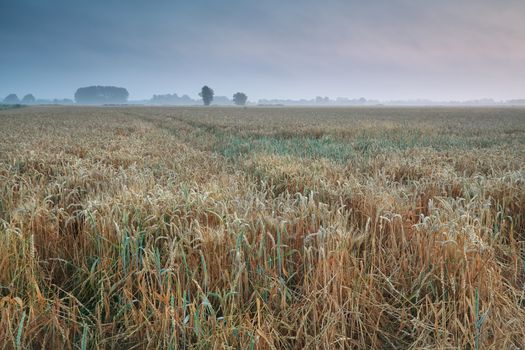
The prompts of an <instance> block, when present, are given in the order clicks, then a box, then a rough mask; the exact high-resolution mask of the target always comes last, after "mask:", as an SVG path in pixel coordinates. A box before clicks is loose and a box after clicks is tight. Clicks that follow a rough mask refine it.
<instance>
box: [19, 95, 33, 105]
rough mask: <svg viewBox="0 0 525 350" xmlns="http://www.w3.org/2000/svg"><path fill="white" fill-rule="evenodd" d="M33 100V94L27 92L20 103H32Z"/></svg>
mask: <svg viewBox="0 0 525 350" xmlns="http://www.w3.org/2000/svg"><path fill="white" fill-rule="evenodd" d="M35 102H36V99H35V96H33V94H27V95H25V96H24V98H23V99H22V103H23V104H25V105H32V104H33V103H35Z"/></svg>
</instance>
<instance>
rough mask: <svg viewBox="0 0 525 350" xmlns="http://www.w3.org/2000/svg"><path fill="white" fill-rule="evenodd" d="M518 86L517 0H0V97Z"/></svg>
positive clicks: (467, 94) (352, 94)
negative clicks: (119, 90)
mask: <svg viewBox="0 0 525 350" xmlns="http://www.w3.org/2000/svg"><path fill="white" fill-rule="evenodd" d="M204 84H207V85H209V86H211V87H212V88H213V89H214V90H215V93H216V95H225V96H231V95H232V94H233V93H235V92H237V91H243V92H245V93H246V94H247V95H248V97H249V99H250V100H252V101H256V100H257V99H259V98H292V99H298V98H313V97H315V96H329V97H331V98H336V97H349V98H359V97H365V98H368V99H380V100H385V101H386V100H400V99H403V100H409V99H433V100H468V99H478V98H494V99H497V100H500V99H514V98H525V1H523V0H498V1H496V0H441V1H435V0H432V1H430V0H418V1H416V0H369V1H364V0H362V1H354V0H339V1H336V0H323V1H319V0H317V1H313V0H300V1H296V0H280V1H279V0H264V1H262V0H259V1H251V0H244V1H243V0H217V1H213V0H208V1H205V0H188V1H177V0H171V1H168V0H157V1H154V0H151V1H146V0H142V1H139V0H126V1H122V0H121V1H118V0H89V1H87V0H86V1H81V0H47V1H42V0H0V99H1V98H3V97H4V96H6V95H7V94H8V93H17V94H18V96H19V97H22V96H23V95H24V94H26V93H33V94H34V95H35V96H36V97H37V98H72V97H73V95H74V93H75V90H76V89H77V88H78V87H81V86H88V85H115V86H122V87H125V88H127V89H128V91H129V92H130V99H148V98H150V97H151V96H152V95H153V94H164V93H178V94H179V95H181V94H188V95H190V96H191V97H194V98H196V97H197V94H198V91H200V88H201V87H202V86H203V85H204Z"/></svg>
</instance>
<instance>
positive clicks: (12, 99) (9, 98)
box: [4, 94, 20, 104]
mask: <svg viewBox="0 0 525 350" xmlns="http://www.w3.org/2000/svg"><path fill="white" fill-rule="evenodd" d="M4 103H7V104H17V103H20V100H19V99H18V96H16V94H9V95H7V96H6V98H4Z"/></svg>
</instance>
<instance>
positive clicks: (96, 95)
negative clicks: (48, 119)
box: [3, 85, 248, 106]
mask: <svg viewBox="0 0 525 350" xmlns="http://www.w3.org/2000/svg"><path fill="white" fill-rule="evenodd" d="M199 96H200V97H201V99H202V102H203V104H204V105H205V106H209V105H210V104H211V103H212V102H213V99H214V96H215V92H214V91H213V89H212V88H211V87H209V86H207V85H204V86H203V87H202V89H201V91H200V92H199ZM128 98H129V92H128V90H126V89H125V88H123V87H116V86H100V85H93V86H86V87H81V88H78V89H77V90H76V92H75V102H76V103H78V104H97V105H98V104H123V103H127V101H128ZM172 98H177V99H181V100H182V101H187V102H189V101H192V100H191V98H189V97H188V96H187V95H184V96H182V97H181V98H179V97H178V96H177V95H176V94H174V95H169V94H168V95H153V98H152V101H155V102H161V103H162V102H163V101H165V102H169V100H170V99H172ZM222 99H225V98H224V97H222ZM232 101H233V103H234V104H236V105H237V106H244V105H246V102H247V101H248V96H247V95H246V94H245V93H244V92H237V93H235V94H234V95H233V99H232ZM36 102H37V100H36V99H35V97H34V96H33V94H27V95H25V96H24V97H23V98H22V99H21V100H20V99H19V98H18V96H17V95H16V94H9V95H7V97H5V98H4V100H3V103H5V104H19V103H21V104H35V103H36Z"/></svg>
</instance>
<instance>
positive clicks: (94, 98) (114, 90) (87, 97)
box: [75, 85, 129, 104]
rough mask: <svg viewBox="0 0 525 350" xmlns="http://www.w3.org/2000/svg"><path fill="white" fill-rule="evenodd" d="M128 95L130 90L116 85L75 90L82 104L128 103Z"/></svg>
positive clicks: (78, 100) (77, 99)
mask: <svg viewBox="0 0 525 350" xmlns="http://www.w3.org/2000/svg"><path fill="white" fill-rule="evenodd" d="M128 97H129V93H128V90H126V89H125V88H122V87H116V86H98V85H97V86H88V87H82V88H79V89H77V92H75V101H76V102H77V103H82V104H106V103H126V102H127V101H128Z"/></svg>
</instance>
